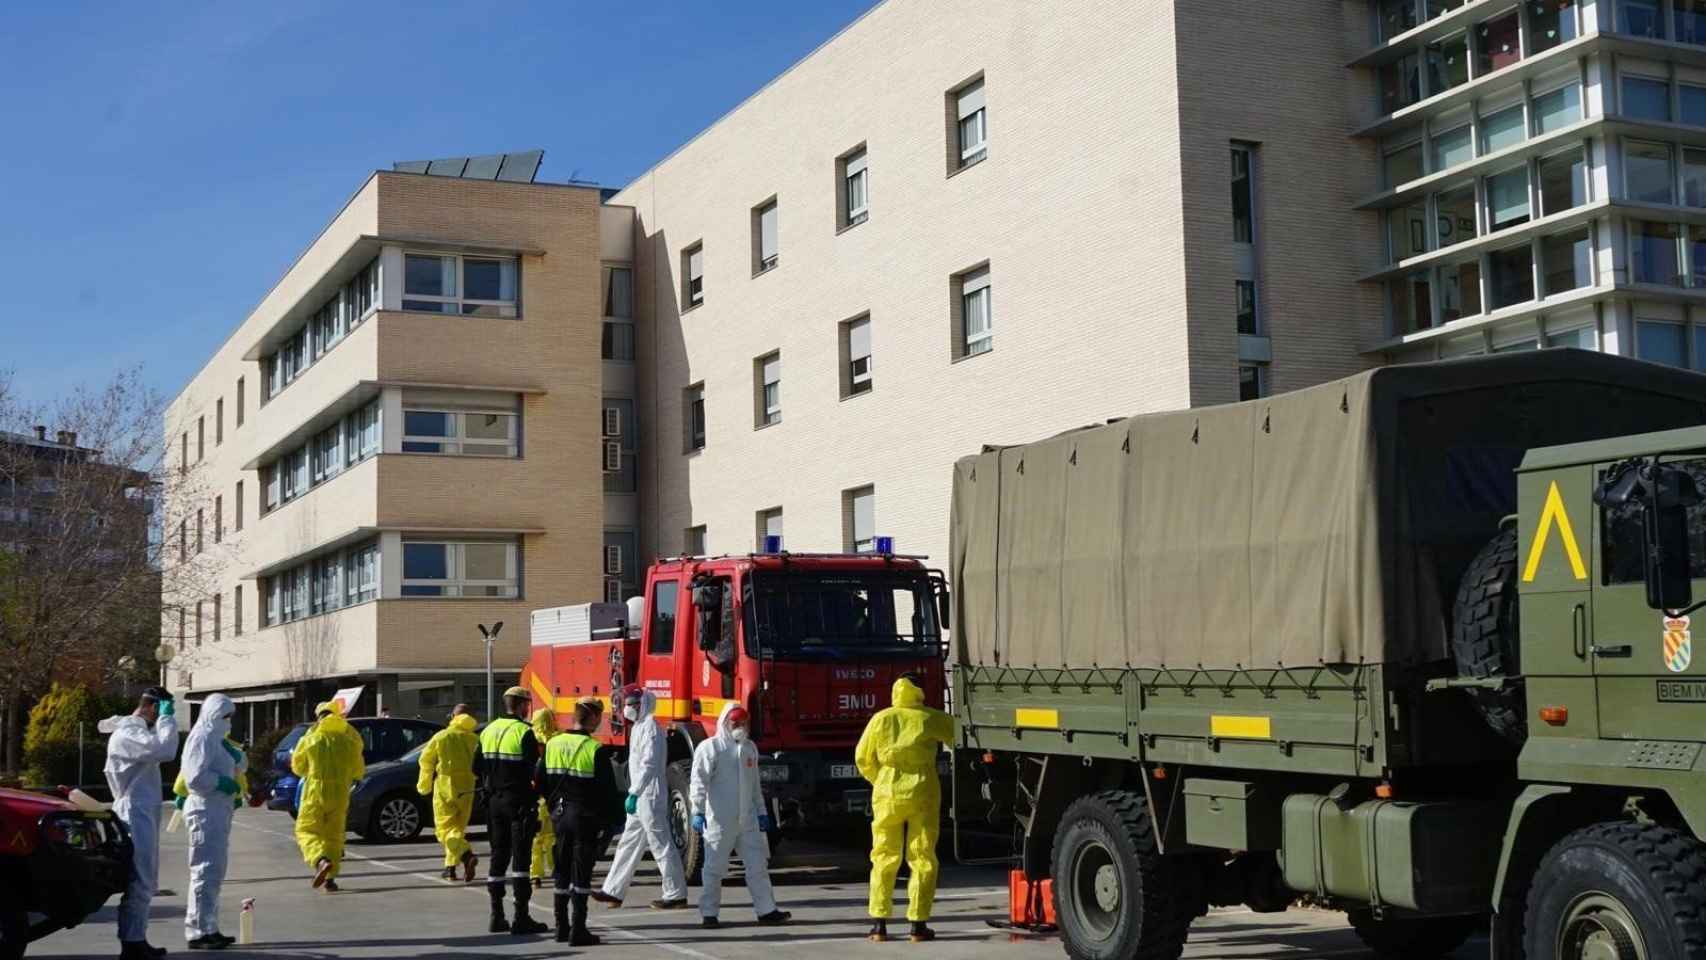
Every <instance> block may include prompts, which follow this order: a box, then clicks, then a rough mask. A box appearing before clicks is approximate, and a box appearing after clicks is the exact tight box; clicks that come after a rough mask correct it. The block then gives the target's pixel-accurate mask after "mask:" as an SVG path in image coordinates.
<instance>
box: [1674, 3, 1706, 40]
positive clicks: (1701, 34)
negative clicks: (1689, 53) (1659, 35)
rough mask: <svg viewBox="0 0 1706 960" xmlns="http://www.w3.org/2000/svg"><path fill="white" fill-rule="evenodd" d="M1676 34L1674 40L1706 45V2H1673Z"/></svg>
mask: <svg viewBox="0 0 1706 960" xmlns="http://www.w3.org/2000/svg"><path fill="white" fill-rule="evenodd" d="M1671 8H1672V11H1673V12H1674V14H1675V19H1674V20H1673V21H1672V22H1673V23H1674V24H1675V26H1676V32H1675V34H1673V35H1672V36H1671V39H1672V40H1677V41H1680V42H1682V43H1706V0H1671Z"/></svg>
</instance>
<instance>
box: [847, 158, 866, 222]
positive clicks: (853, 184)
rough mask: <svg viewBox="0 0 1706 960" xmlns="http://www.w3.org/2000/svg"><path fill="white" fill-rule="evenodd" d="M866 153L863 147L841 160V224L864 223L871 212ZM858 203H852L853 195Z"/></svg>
mask: <svg viewBox="0 0 1706 960" xmlns="http://www.w3.org/2000/svg"><path fill="white" fill-rule="evenodd" d="M867 157H868V153H867V151H866V150H865V149H864V148H860V149H858V150H855V151H853V152H852V153H850V154H848V155H847V157H846V158H845V159H844V160H842V167H841V180H842V190H843V194H842V196H843V198H844V199H843V208H842V211H841V219H842V225H843V226H848V227H852V226H857V225H858V224H861V223H864V222H865V220H866V219H867V218H868V217H869V216H870V212H871V175H870V169H869V162H868V160H867ZM855 195H857V196H858V203H857V204H855V203H854V196H855Z"/></svg>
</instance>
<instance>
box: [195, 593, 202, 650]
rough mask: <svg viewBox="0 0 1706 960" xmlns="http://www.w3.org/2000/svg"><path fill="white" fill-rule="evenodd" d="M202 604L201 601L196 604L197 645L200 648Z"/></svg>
mask: <svg viewBox="0 0 1706 960" xmlns="http://www.w3.org/2000/svg"><path fill="white" fill-rule="evenodd" d="M201 604H202V602H201V601H200V600H197V601H196V602H195V645H196V646H198V647H199V646H201V623H202V615H201Z"/></svg>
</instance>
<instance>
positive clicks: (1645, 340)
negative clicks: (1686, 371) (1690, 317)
mask: <svg viewBox="0 0 1706 960" xmlns="http://www.w3.org/2000/svg"><path fill="white" fill-rule="evenodd" d="M1635 355H1636V356H1638V357H1640V358H1641V359H1642V360H1649V361H1652V362H1653V363H1663V364H1668V365H1670V366H1673V367H1686V366H1688V328H1687V327H1684V326H1683V325H1682V324H1680V323H1665V322H1663V321H1658V320H1637V321H1635Z"/></svg>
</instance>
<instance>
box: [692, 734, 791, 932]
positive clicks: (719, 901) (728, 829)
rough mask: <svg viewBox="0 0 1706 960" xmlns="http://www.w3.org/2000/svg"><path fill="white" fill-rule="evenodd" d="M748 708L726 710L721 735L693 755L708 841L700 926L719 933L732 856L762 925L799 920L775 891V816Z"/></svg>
mask: <svg viewBox="0 0 1706 960" xmlns="http://www.w3.org/2000/svg"><path fill="white" fill-rule="evenodd" d="M748 725H749V719H748V717H747V712H746V708H745V707H742V706H740V705H739V704H736V703H729V704H726V705H724V707H723V712H722V714H721V715H719V716H718V717H717V733H716V735H715V736H712V737H707V738H706V739H705V740H704V741H703V742H701V743H700V744H699V746H698V747H697V748H696V749H694V751H693V782H692V785H691V786H690V787H689V789H688V800H689V801H690V802H691V803H692V805H693V829H694V830H695V831H697V832H698V833H699V834H700V835H701V836H702V837H704V840H705V866H704V867H703V869H702V871H701V872H702V874H703V880H702V882H701V889H700V892H699V917H700V921H699V922H700V924H701V925H703V926H705V927H708V928H712V929H715V928H716V927H717V926H718V918H717V913H718V911H719V910H720V909H721V908H722V905H723V877H724V876H726V875H727V874H728V872H729V857H730V856H732V855H739V856H740V861H741V866H742V867H743V868H745V871H746V889H747V891H748V892H749V893H751V894H752V912H753V913H755V914H757V915H758V922H759V923H762V924H777V923H786V922H788V918H789V917H791V916H793V915H792V914H790V913H788V912H787V911H786V910H778V909H777V908H776V897H775V894H774V893H773V892H772V890H771V888H770V839H769V838H768V837H766V836H765V834H766V833H767V832H769V829H770V814H768V813H766V812H765V810H764V790H763V789H762V788H761V787H760V786H759V782H758V748H757V747H755V746H753V745H752V742H751V741H750V740H748V739H747V731H748V729H749V727H748Z"/></svg>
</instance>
